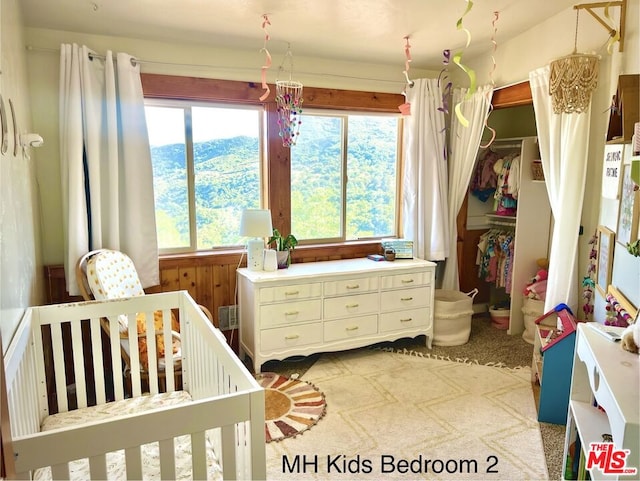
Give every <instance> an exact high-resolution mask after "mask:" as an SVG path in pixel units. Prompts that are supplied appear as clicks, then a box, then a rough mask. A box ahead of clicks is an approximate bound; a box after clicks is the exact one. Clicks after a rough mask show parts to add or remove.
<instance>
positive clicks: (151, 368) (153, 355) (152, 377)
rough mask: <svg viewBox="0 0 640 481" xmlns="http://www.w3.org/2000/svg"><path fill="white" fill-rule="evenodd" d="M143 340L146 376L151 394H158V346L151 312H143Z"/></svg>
mask: <svg viewBox="0 0 640 481" xmlns="http://www.w3.org/2000/svg"><path fill="white" fill-rule="evenodd" d="M144 320H145V324H146V327H145V329H146V332H145V338H146V340H147V374H148V381H147V382H148V386H147V389H149V392H150V393H151V394H158V346H157V345H156V344H157V343H156V336H155V332H156V326H155V319H154V313H153V312H145V313H144Z"/></svg>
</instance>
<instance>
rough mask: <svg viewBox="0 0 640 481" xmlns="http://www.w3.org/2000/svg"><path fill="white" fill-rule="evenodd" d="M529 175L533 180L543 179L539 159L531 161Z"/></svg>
mask: <svg viewBox="0 0 640 481" xmlns="http://www.w3.org/2000/svg"><path fill="white" fill-rule="evenodd" d="M531 177H532V178H533V180H544V172H543V170H542V161H541V160H534V161H533V162H531Z"/></svg>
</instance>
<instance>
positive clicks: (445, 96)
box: [438, 49, 453, 115]
mask: <svg viewBox="0 0 640 481" xmlns="http://www.w3.org/2000/svg"><path fill="white" fill-rule="evenodd" d="M442 57H443V60H442V64H443V65H444V68H443V69H442V70H440V73H439V74H438V87H440V85H442V83H443V82H444V81H445V80H447V79H448V78H449V76H448V75H447V66H448V65H449V62H450V61H451V50H449V49H445V50H443V51H442ZM443 73H444V75H442V74H443ZM452 88H453V82H451V80H449V81H448V82H447V83H446V84H445V87H444V89H443V90H442V106H441V107H438V111H440V112H443V113H445V114H447V115H448V114H449V96H450V95H451V89H452Z"/></svg>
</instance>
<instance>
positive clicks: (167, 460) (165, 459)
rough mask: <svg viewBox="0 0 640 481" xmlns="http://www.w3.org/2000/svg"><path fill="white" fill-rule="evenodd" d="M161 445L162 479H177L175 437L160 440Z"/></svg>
mask: <svg viewBox="0 0 640 481" xmlns="http://www.w3.org/2000/svg"><path fill="white" fill-rule="evenodd" d="M158 444H159V445H160V479H176V460H175V455H176V453H175V450H174V447H173V438H171V439H163V440H162V441H158Z"/></svg>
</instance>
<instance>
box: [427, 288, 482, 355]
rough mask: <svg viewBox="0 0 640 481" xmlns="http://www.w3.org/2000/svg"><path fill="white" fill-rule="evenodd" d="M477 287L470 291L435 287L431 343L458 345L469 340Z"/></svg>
mask: <svg viewBox="0 0 640 481" xmlns="http://www.w3.org/2000/svg"><path fill="white" fill-rule="evenodd" d="M477 293H478V289H474V290H472V291H471V292H467V293H466V294H465V293H464V292H460V291H454V290H449V289H436V291H435V294H434V297H435V306H434V310H433V344H434V345H436V346H459V345H461V344H465V343H467V342H468V341H469V335H470V334H471V316H472V315H473V298H474V297H475V296H476V294H477Z"/></svg>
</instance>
